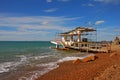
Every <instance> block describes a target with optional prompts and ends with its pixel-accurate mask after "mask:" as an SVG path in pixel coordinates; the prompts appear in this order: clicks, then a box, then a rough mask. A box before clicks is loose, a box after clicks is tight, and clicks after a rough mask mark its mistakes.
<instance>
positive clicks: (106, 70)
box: [36, 45, 120, 80]
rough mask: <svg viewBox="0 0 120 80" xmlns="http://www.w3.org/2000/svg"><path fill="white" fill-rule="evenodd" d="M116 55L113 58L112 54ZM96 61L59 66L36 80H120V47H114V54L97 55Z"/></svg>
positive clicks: (69, 62) (66, 63)
mask: <svg viewBox="0 0 120 80" xmlns="http://www.w3.org/2000/svg"><path fill="white" fill-rule="evenodd" d="M113 53H115V55H113V56H111V57H110V55H111V54H113ZM96 56H97V58H96V60H95V61H90V62H80V63H78V64H73V63H72V61H68V62H63V63H60V64H59V67H58V68H57V69H54V70H52V71H50V72H48V73H47V74H45V75H43V76H41V77H39V78H38V79H36V80H120V77H119V75H120V45H117V46H116V45H112V53H97V54H96Z"/></svg>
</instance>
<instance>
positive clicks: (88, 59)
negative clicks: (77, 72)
mask: <svg viewBox="0 0 120 80" xmlns="http://www.w3.org/2000/svg"><path fill="white" fill-rule="evenodd" d="M94 60H95V56H93V55H92V56H89V57H86V58H84V59H83V60H82V62H88V61H94Z"/></svg>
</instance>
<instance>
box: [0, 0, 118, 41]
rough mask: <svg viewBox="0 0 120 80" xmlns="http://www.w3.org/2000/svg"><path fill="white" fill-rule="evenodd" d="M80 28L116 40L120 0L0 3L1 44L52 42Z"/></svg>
mask: <svg viewBox="0 0 120 80" xmlns="http://www.w3.org/2000/svg"><path fill="white" fill-rule="evenodd" d="M78 26H88V27H93V28H97V37H98V40H113V38H114V37H115V36H116V35H120V0H0V41H40V40H42V41H43V40H52V39H54V38H55V37H56V36H55V34H56V33H58V32H65V31H69V30H71V29H74V28H76V27H78Z"/></svg>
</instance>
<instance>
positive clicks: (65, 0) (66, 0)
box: [58, 0, 70, 2]
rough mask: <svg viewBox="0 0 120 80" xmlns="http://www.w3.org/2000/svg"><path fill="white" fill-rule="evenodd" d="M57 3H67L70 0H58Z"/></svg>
mask: <svg viewBox="0 0 120 80" xmlns="http://www.w3.org/2000/svg"><path fill="white" fill-rule="evenodd" d="M58 1H61V2H68V1H70V0H58Z"/></svg>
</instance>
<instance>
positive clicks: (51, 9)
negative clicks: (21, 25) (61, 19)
mask: <svg viewBox="0 0 120 80" xmlns="http://www.w3.org/2000/svg"><path fill="white" fill-rule="evenodd" d="M57 10H58V8H50V9H47V10H44V12H55V11H57Z"/></svg>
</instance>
